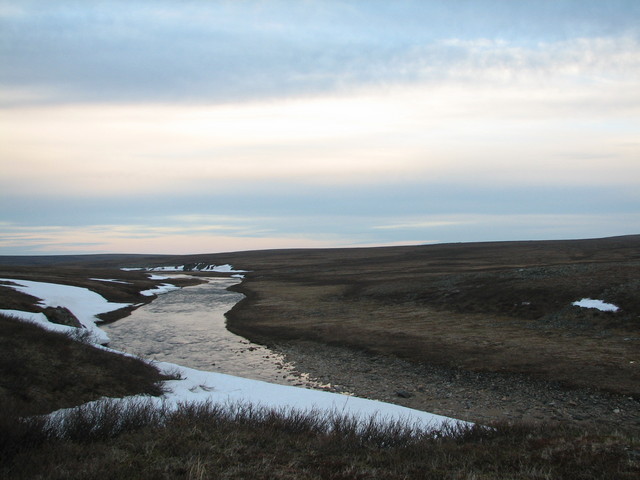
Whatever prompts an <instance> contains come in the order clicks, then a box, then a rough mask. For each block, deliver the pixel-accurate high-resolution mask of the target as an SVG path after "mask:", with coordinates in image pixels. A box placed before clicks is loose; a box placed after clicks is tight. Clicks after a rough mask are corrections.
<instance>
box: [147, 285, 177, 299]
mask: <svg viewBox="0 0 640 480" xmlns="http://www.w3.org/2000/svg"><path fill="white" fill-rule="evenodd" d="M173 290H180V287H176V286H175V285H171V284H170V283H163V284H161V285H158V286H157V287H156V288H151V289H149V290H142V291H141V292H140V295H145V296H147V297H150V296H152V295H162V294H163V293H168V292H171V291H173Z"/></svg>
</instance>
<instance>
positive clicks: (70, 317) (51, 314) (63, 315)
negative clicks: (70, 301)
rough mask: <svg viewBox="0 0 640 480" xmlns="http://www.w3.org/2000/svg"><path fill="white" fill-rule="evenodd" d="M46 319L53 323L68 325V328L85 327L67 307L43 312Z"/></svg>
mask: <svg viewBox="0 0 640 480" xmlns="http://www.w3.org/2000/svg"><path fill="white" fill-rule="evenodd" d="M42 313H44V315H45V317H47V320H49V321H50V322H52V323H57V324H59V325H66V326H68V327H76V328H84V325H82V324H81V323H80V321H79V320H78V319H77V318H76V316H75V315H74V314H73V313H71V311H70V310H69V309H68V308H65V307H47V308H45V309H44V310H43V312H42Z"/></svg>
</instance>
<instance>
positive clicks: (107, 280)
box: [89, 278, 131, 285]
mask: <svg viewBox="0 0 640 480" xmlns="http://www.w3.org/2000/svg"><path fill="white" fill-rule="evenodd" d="M89 280H96V281H98V282H108V283H124V284H126V285H131V282H125V281H124V280H116V279H114V278H90V279H89Z"/></svg>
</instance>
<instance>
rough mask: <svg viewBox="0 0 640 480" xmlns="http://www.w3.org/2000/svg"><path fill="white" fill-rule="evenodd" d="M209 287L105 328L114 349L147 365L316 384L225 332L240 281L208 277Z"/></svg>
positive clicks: (159, 301) (163, 299)
mask: <svg viewBox="0 0 640 480" xmlns="http://www.w3.org/2000/svg"><path fill="white" fill-rule="evenodd" d="M206 280H207V283H204V284H201V285H196V286H192V287H185V288H182V289H180V290H175V291H172V292H169V293H165V294H162V295H159V296H158V298H156V299H155V300H154V301H153V302H151V303H149V304H147V305H144V306H142V307H140V308H138V309H137V310H135V311H134V312H133V313H132V314H131V315H130V316H128V317H126V318H123V319H121V320H118V321H117V322H114V323H111V324H107V325H101V326H100V328H102V329H103V330H104V331H105V332H106V333H107V335H109V338H110V339H111V341H110V342H109V346H110V347H111V348H114V349H116V350H120V351H124V352H127V353H131V354H135V355H139V356H141V357H143V358H145V359H148V360H157V361H163V362H172V363H177V364H179V365H183V366H185V367H191V368H196V369H199V370H207V371H211V372H220V373H227V374H229V375H235V376H239V377H246V378H252V379H254V380H264V381H267V382H272V383H280V384H284V385H306V386H319V385H313V382H310V381H309V379H308V378H307V377H306V375H304V374H300V373H297V372H295V370H294V368H293V366H292V365H290V364H288V363H287V362H285V360H284V359H283V357H282V356H281V355H279V354H277V353H274V352H273V351H271V350H269V349H268V348H266V347H264V346H262V345H258V344H254V343H252V342H250V341H249V340H247V339H245V338H243V337H240V336H238V335H235V334H233V333H231V332H230V331H228V330H227V328H226V325H225V322H226V319H225V316H224V314H225V312H228V311H229V310H230V309H231V308H232V307H233V306H234V305H235V304H236V303H237V302H239V301H240V300H241V299H242V298H243V295H242V294H240V293H235V292H230V291H228V290H227V288H228V287H230V286H231V285H234V284H236V283H239V282H240V280H238V279H236V278H215V277H212V278H206Z"/></svg>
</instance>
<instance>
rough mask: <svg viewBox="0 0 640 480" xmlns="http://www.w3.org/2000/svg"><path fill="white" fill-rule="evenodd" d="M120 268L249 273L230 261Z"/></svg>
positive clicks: (155, 270)
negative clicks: (215, 263)
mask: <svg viewBox="0 0 640 480" xmlns="http://www.w3.org/2000/svg"><path fill="white" fill-rule="evenodd" d="M120 270H124V271H126V272H130V271H134V270H144V271H146V272H218V273H247V270H235V269H234V268H233V266H232V265H229V264H228V263H226V264H224V265H214V264H208V263H198V264H195V265H193V264H191V265H189V266H187V265H173V266H163V267H146V268H143V267H124V268H121V269H120Z"/></svg>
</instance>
